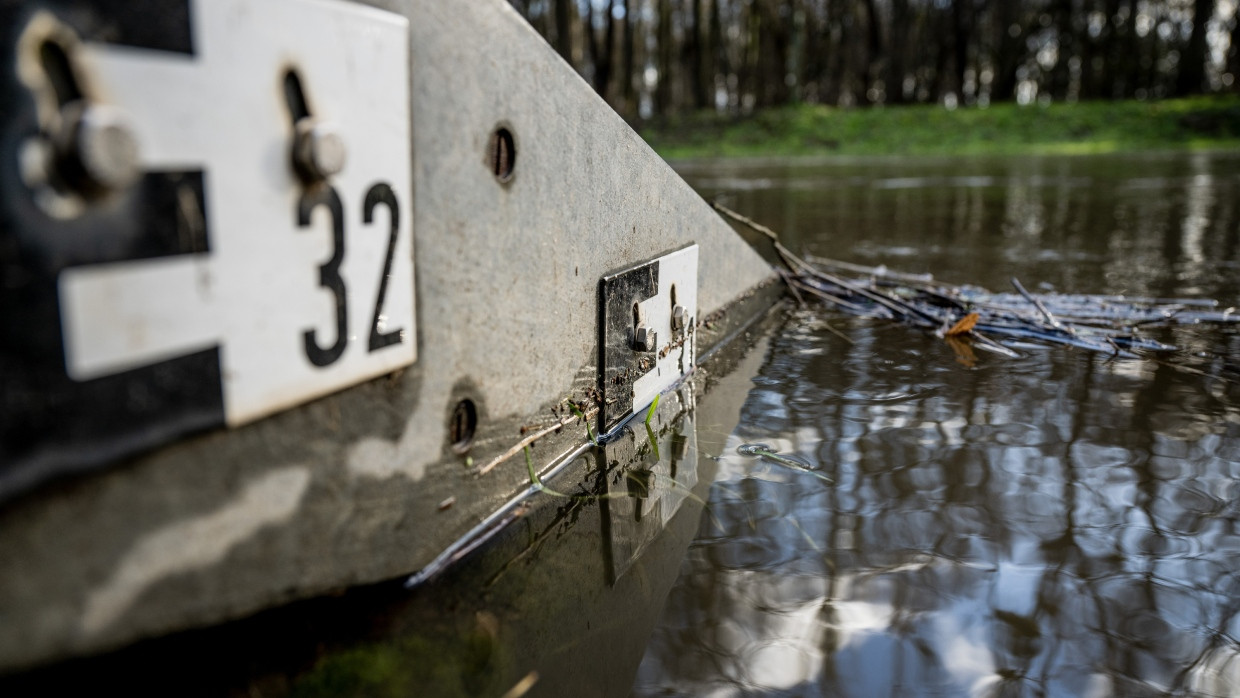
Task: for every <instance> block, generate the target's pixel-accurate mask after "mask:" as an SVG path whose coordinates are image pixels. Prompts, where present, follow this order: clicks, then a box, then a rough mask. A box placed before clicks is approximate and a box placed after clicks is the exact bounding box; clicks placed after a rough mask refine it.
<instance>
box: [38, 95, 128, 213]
mask: <svg viewBox="0 0 1240 698" xmlns="http://www.w3.org/2000/svg"><path fill="white" fill-rule="evenodd" d="M61 119H62V126H61V128H60V131H59V133H60V135H59V136H58V137H56V138H55V139H54V141H55V148H56V151H57V154H58V157H59V158H60V162H61V163H64V165H63V166H64V167H65V169H66V170H67V172H66V174H67V176H68V177H69V178H70V179H71V180H73V181H74V183H75V184H76V185H77V186H78V188H79V189H82V190H83V192H82V193H84V194H106V193H109V192H113V191H117V190H120V189H124V188H125V187H127V186H129V185H130V184H132V183H133V182H134V180H136V179H137V178H138V175H140V174H141V172H142V163H141V160H140V157H139V153H138V139H137V137H136V136H135V135H134V130H133V127H132V126H131V125H130V122H129V117H128V115H126V114H125V112H124V111H122V110H120V109H117V108H116V107H112V106H109V105H106V104H89V103H86V102H82V101H78V102H71V103H69V104H67V105H65V107H64V108H63V110H62V111H61Z"/></svg>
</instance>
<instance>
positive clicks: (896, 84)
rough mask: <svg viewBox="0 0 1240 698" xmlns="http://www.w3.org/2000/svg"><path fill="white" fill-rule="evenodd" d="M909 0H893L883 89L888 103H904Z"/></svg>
mask: <svg viewBox="0 0 1240 698" xmlns="http://www.w3.org/2000/svg"><path fill="white" fill-rule="evenodd" d="M909 19H910V17H909V11H908V0H891V24H890V25H889V26H890V31H888V33H887V36H888V45H889V46H890V47H891V49H890V50H889V51H888V52H887V70H886V75H885V76H884V78H883V90H884V91H886V93H887V100H886V101H887V103H888V104H904V103H905V102H906V101H907V100H906V99H905V97H904V73H905V67H904V65H905V63H904V58H905V55H906V54H907V52H908V36H909Z"/></svg>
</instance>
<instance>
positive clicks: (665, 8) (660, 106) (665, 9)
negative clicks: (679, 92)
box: [654, 0, 675, 114]
mask: <svg viewBox="0 0 1240 698" xmlns="http://www.w3.org/2000/svg"><path fill="white" fill-rule="evenodd" d="M658 2H659V5H658V18H657V19H656V21H657V22H658V23H659V24H658V26H657V27H656V30H655V31H656V35H655V36H656V42H657V53H656V57H657V59H658V71H659V81H658V83H657V84H656V85H655V89H654V109H655V113H656V114H670V113H671V112H672V110H673V108H674V105H673V104H672V64H673V62H674V61H673V58H672V56H673V55H675V54H674V53H673V52H672V48H673V47H672V0H658Z"/></svg>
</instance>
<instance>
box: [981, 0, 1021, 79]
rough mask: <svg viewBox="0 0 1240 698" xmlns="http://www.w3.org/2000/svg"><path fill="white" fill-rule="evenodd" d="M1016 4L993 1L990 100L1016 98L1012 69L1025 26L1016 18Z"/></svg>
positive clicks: (1017, 65) (1019, 56)
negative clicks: (992, 71)
mask: <svg viewBox="0 0 1240 698" xmlns="http://www.w3.org/2000/svg"><path fill="white" fill-rule="evenodd" d="M1017 9H1018V8H1017V7H1016V3H1013V2H1007V1H1006V0H999V1H998V2H996V3H995V14H994V18H993V20H992V24H991V26H992V29H991V31H992V36H993V37H994V43H993V45H994V47H995V48H994V66H995V67H994V71H995V74H994V77H993V78H992V82H991V88H990V100H991V101H992V102H1007V101H1009V100H1012V99H1015V98H1016V83H1017V77H1016V69H1017V68H1018V67H1019V66H1020V64H1021V61H1022V60H1023V59H1024V53H1025V28H1024V27H1022V26H1021V25H1020V24H1019V22H1018V20H1019V15H1018V14H1017Z"/></svg>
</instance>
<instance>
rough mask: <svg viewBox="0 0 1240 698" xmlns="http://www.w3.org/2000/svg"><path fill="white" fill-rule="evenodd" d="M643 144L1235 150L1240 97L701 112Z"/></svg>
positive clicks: (964, 150) (696, 151)
mask: <svg viewBox="0 0 1240 698" xmlns="http://www.w3.org/2000/svg"><path fill="white" fill-rule="evenodd" d="M641 134H642V136H644V137H645V138H646V140H647V141H649V142H650V144H651V145H652V146H654V149H655V150H656V151H658V152H659V154H660V155H662V156H663V157H665V158H669V159H671V158H691V157H712V156H742V157H743V156H757V155H835V154H838V155H936V154H964V155H985V154H1007V155H1017V154H1035V153H1046V154H1051V153H1056V154H1071V153H1110V152H1131V151H1138V150H1168V149H1192V148H1240V97H1237V96H1219V97H1195V98H1191V99H1175V100H1164V101H1159V102H1136V101H1129V102H1080V103H1075V104H1052V105H1048V106H1025V107H1021V106H1017V105H1015V104H998V105H991V106H989V107H986V108H977V107H967V108H966V107H962V108H959V109H954V110H948V109H946V108H944V107H941V106H936V105H915V106H901V107H877V108H869V109H840V108H833V107H823V106H816V105H798V106H792V107H782V108H777V109H768V110H765V111H761V112H758V113H756V114H753V115H751V116H746V117H735V116H731V115H723V114H716V113H714V112H701V113H696V114H688V115H684V116H679V117H671V118H666V119H662V120H659V121H657V122H655V123H651V124H649V125H647V126H646V127H644V128H642V129H641Z"/></svg>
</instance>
